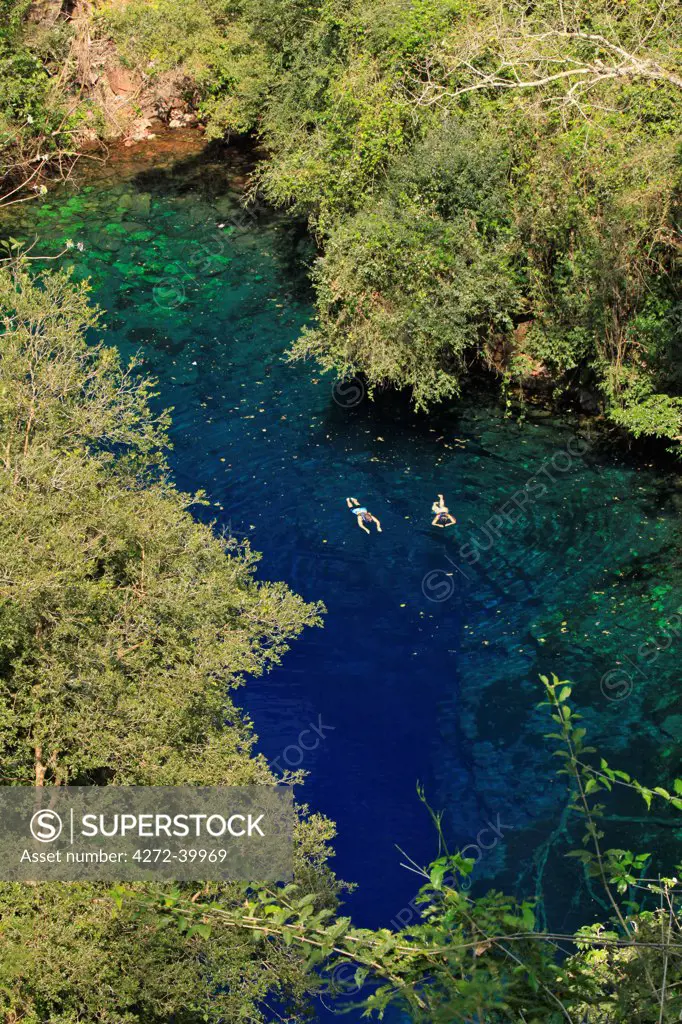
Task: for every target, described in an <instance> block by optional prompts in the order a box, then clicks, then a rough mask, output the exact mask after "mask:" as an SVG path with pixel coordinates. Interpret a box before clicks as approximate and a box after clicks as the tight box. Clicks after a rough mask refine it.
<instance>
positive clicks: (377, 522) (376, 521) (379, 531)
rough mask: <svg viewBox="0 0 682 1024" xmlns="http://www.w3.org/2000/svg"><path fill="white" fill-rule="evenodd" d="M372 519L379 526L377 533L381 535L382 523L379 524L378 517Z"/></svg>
mask: <svg viewBox="0 0 682 1024" xmlns="http://www.w3.org/2000/svg"><path fill="white" fill-rule="evenodd" d="M372 519H373V520H374V522H375V523H376V524H377V533H381V523H380V522H379V520H378V519H377V517H376V516H372ZM368 532H369V531H368Z"/></svg>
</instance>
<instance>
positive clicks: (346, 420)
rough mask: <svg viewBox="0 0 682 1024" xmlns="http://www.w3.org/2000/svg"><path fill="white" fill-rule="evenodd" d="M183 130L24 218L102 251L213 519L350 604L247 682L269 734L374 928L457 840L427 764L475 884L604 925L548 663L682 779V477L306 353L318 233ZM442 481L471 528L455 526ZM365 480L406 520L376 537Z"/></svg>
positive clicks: (270, 573)
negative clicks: (382, 390)
mask: <svg viewBox="0 0 682 1024" xmlns="http://www.w3.org/2000/svg"><path fill="white" fill-rule="evenodd" d="M180 137H181V136H174V137H173V139H172V140H171V141H170V142H169V143H167V144H164V142H163V140H161V142H159V143H157V144H156V147H155V148H154V149H153V152H152V151H145V150H137V151H132V152H131V151H129V152H127V153H119V154H118V155H116V156H115V157H114V158H113V159H112V161H111V162H110V163H109V164H108V165H107V166H106V167H105V168H103V169H101V170H98V171H97V172H96V173H93V174H89V175H88V176H87V177H84V179H83V181H81V183H80V184H79V183H78V182H75V183H69V184H67V185H64V186H61V187H60V188H59V189H56V190H55V191H53V192H51V193H50V195H49V196H48V197H47V201H46V202H43V203H42V204H41V205H39V204H38V202H36V203H34V204H28V205H26V206H24V207H23V209H22V210H21V213H20V215H19V219H16V217H15V219H14V221H13V225H12V233H13V234H15V235H17V237H20V238H22V239H24V240H26V239H27V240H29V241H30V240H31V239H33V237H34V236H37V237H38V239H39V240H38V242H37V244H36V248H35V249H34V254H37V253H38V252H43V253H46V254H48V253H54V252H56V251H58V247H60V245H61V243H62V242H63V241H64V240H66V239H72V240H73V241H74V242H82V243H83V245H84V251H83V252H82V253H80V252H78V251H77V250H74V251H73V259H72V260H70V262H71V263H72V264H73V266H74V267H75V273H76V275H77V276H79V277H85V276H89V277H91V279H92V285H93V292H94V297H95V299H96V301H97V302H98V303H99V304H100V305H101V306H102V307H103V309H104V310H105V311H106V315H105V316H104V323H105V324H106V328H107V330H106V333H105V338H106V340H107V341H108V343H109V344H115V345H117V346H118V347H119V349H120V350H121V351H122V353H123V354H124V355H125V356H129V355H132V354H133V353H140V354H141V356H142V358H143V361H144V369H145V370H146V371H147V372H149V373H150V374H153V375H154V376H156V377H157V378H158V380H159V388H158V390H159V393H160V394H159V398H158V399H157V401H158V403H159V405H160V406H164V407H166V406H172V407H173V428H172V439H173V444H174V449H173V452H172V456H171V458H172V467H173V471H174V474H175V477H176V480H177V483H178V485H179V486H180V487H182V488H184V489H186V490H190V491H192V490H196V489H199V488H202V489H204V490H205V491H206V492H207V495H208V498H209V500H210V503H211V504H210V506H209V507H207V508H203V509H201V508H198V512H197V514H200V515H203V516H205V517H208V518H211V519H214V520H215V522H216V524H217V528H218V529H227V530H229V531H231V532H232V533H233V534H235V535H236V536H237V537H241V538H243V537H246V538H248V539H249V541H250V542H251V543H252V545H253V546H254V548H255V549H256V550H258V551H260V552H262V554H263V558H262V562H261V566H260V572H261V574H262V576H264V577H267V578H271V579H282V580H285V581H286V582H287V583H288V584H289V585H290V586H291V587H292V588H293V589H294V590H296V591H298V592H299V593H301V594H302V595H303V596H304V597H306V598H308V599H311V600H312V599H321V600H323V601H324V602H325V604H326V606H327V609H328V613H327V615H326V620H325V626H324V628H323V629H322V630H315V631H310V632H308V633H307V634H306V635H305V636H304V637H303V638H302V639H301V640H300V641H299V642H298V643H296V644H295V645H294V648H293V650H292V651H291V652H290V654H289V655H288V656H287V658H286V659H285V662H284V664H283V665H282V666H281V667H280V668H278V669H277V670H276V671H274V672H273V673H271V674H270V675H269V676H267V677H265V678H263V679H259V680H254V681H250V682H249V683H248V685H247V686H246V687H245V688H244V689H243V690H242V691H241V695H238V697H239V699H240V700H241V703H242V704H243V706H244V707H245V708H246V709H247V711H248V713H249V715H250V716H251V717H252V719H253V721H254V723H255V727H256V731H257V733H258V735H259V749H260V750H262V751H263V752H264V754H265V755H266V756H267V757H268V759H270V760H271V761H272V762H273V763H274V764H275V767H279V768H287V767H289V768H302V769H304V770H305V771H307V772H308V773H309V776H308V779H307V782H306V784H305V787H304V793H302V794H300V795H301V796H304V797H305V799H306V801H307V802H308V803H309V804H310V805H311V806H312V807H314V808H315V809H316V810H319V811H322V812H324V813H325V814H327V815H329V816H330V817H331V818H333V819H334V820H335V821H336V822H337V823H338V830H339V834H338V840H337V843H336V851H337V855H336V861H335V867H336V869H337V871H338V872H339V874H340V875H341V876H342V877H343V878H345V879H348V880H351V881H353V882H356V883H357V889H356V890H355V892H353V893H352V894H351V895H350V896H349V897H348V908H349V911H350V912H352V914H353V916H354V918H355V920H356V921H357V923H358V924H360V925H367V926H378V925H386V926H388V925H390V924H391V922H393V924H394V926H396V925H398V924H399V923H400V921H401V920H405V916H406V915H407V916H408V917H409V915H410V913H411V911H410V910H409V909H407V910H405V908H407V905H408V902H409V900H410V899H411V898H412V897H413V895H414V892H415V889H416V886H417V884H418V880H417V879H416V878H415V876H414V875H413V874H411V873H410V872H408V871H407V870H405V868H403V867H401V860H404V857H403V856H402V854H401V853H400V852H399V851H398V849H397V848H396V847H400V848H401V849H402V850H404V851H405V853H407V854H408V855H409V856H410V857H412V858H413V859H414V860H415V861H417V862H419V863H427V862H428V860H429V859H430V858H431V857H432V856H433V855H435V854H436V852H437V841H436V835H435V832H434V830H433V827H432V826H431V824H430V822H429V817H428V813H427V811H426V810H425V808H424V807H423V806H422V804H421V803H420V801H419V799H418V797H417V793H416V786H417V783H418V782H419V783H421V784H422V785H423V787H424V791H425V793H426V796H427V797H428V800H429V803H430V804H431V806H432V807H434V808H435V809H443V810H444V814H445V816H444V827H445V832H446V834H447V837H448V839H449V841H450V842H451V843H452V844H453V846H460V847H465V846H468V847H469V850H468V854H469V855H470V856H474V857H475V859H476V860H477V865H476V868H475V870H474V874H473V876H472V878H473V886H474V889H475V891H480V890H483V889H484V888H485V887H486V886H488V885H490V884H491V883H494V884H495V885H497V886H500V887H501V886H506V887H509V888H514V889H516V890H517V891H522V892H524V893H525V894H534V893H538V894H542V895H543V902H542V905H541V906H542V909H543V912H544V913H545V914H546V915H547V917H548V919H549V920H551V923H552V926H553V927H554V928H555V929H563V928H566V927H570V926H571V924H576V923H577V920H578V918H577V917H576V916H575V915H576V913H577V911H578V910H579V911H580V921H581V922H582V921H585V920H586V919H587V918H588V917H590V915H592V916H593V917H594V918H602V919H604V918H606V917H607V916H608V914H607V911H606V909H605V908H604V906H603V905H602V904H601V903H599V901H598V899H597V896H596V894H593V893H592V892H591V891H590V890H589V887H588V886H587V883H586V881H585V879H584V878H583V876H582V873H581V871H582V869H581V867H580V865H579V864H578V863H577V862H576V861H573V860H564V859H563V858H562V857H561V856H560V855H561V854H562V853H563V852H565V851H566V849H568V845H567V844H568V842H569V839H570V838H571V837H573V838H574V837H575V835H576V834H577V833H576V832H575V831H574V832H570V831H568V832H567V825H566V819H565V816H564V815H563V811H564V805H565V792H564V788H563V786H562V784H561V783H560V782H557V781H555V778H554V776H553V768H554V767H555V766H556V760H553V759H552V758H551V756H550V753H551V747H549V746H548V745H547V743H546V742H545V740H544V739H543V733H544V732H546V731H549V728H548V723H547V721H546V715H545V713H544V712H543V711H541V710H538V709H537V704H538V702H539V700H541V699H542V694H541V688H540V685H539V683H538V674H539V673H541V672H546V673H547V672H551V671H555V672H556V673H557V674H559V675H560V676H561V677H563V678H569V679H571V680H572V681H573V682H574V685H575V688H574V698H575V699H576V701H577V702H578V703H579V704H580V705H581V706H582V711H583V713H584V715H585V722H584V724H585V725H586V727H587V728H588V730H589V732H590V735H591V738H592V740H593V741H594V742H595V745H597V746H599V747H601V748H602V749H603V750H604V753H605V754H606V756H607V757H609V758H610V759H611V761H612V763H613V764H614V766H618V763H619V762H620V763H621V765H622V766H624V767H627V769H628V770H629V771H631V772H633V773H635V774H639V776H640V777H641V778H642V780H643V781H648V782H650V783H652V784H655V783H657V782H659V781H661V782H663V783H664V784H665V781H666V780H669V779H670V778H671V776H673V774H674V773H675V771H676V770H677V771H678V772H679V768H678V764H679V751H680V744H681V742H682V708H681V707H680V700H679V693H680V686H679V683H678V673H677V671H676V667H677V665H678V663H679V660H680V657H681V656H682V635H679V636H675V635H674V633H673V634H671V633H670V631H669V630H668V629H667V628H666V627H667V626H668V625H669V623H670V621H671V618H672V616H673V615H674V613H675V611H676V609H677V608H678V607H679V606H680V605H681V604H682V586H681V583H682V572H681V570H680V559H679V555H678V551H679V531H678V515H679V511H680V507H682V478H679V477H677V478H676V477H675V476H674V475H672V474H671V473H670V471H669V470H666V471H665V472H664V471H663V470H660V469H659V470H657V469H656V468H655V467H653V466H650V465H645V464H642V463H637V462H635V461H628V460H627V459H626V457H625V456H624V455H623V454H622V453H620V454H618V453H616V452H614V451H613V450H611V449H609V448H608V447H607V446H605V444H604V443H603V442H601V441H600V440H599V438H598V437H597V436H596V435H593V436H589V433H588V430H587V427H586V425H584V424H583V425H582V426H580V425H578V424H577V423H576V422H571V421H568V420H566V421H564V420H559V419H557V418H552V417H547V416H545V415H544V414H541V413H539V412H538V413H535V414H534V413H533V412H529V414H528V416H527V419H526V421H525V422H524V423H523V424H519V423H518V422H515V421H514V420H513V419H510V418H505V416H504V413H503V410H502V409H501V408H500V406H499V405H498V404H496V403H495V401H494V400H493V399H492V398H489V397H487V396H485V395H481V396H478V397H477V398H476V399H475V400H473V399H468V400H467V401H466V402H464V403H462V404H459V405H457V406H455V407H453V409H451V410H443V411H441V412H439V413H438V414H437V415H436V414H434V415H432V416H428V417H427V416H415V415H414V414H412V413H411V412H410V411H409V408H408V406H407V405H406V404H404V403H403V402H402V401H400V400H399V399H398V398H397V397H395V396H393V397H391V396H383V397H382V399H381V401H380V402H378V403H377V404H373V403H370V402H369V401H368V400H367V399H366V398H364V397H363V396H362V394H361V391H359V390H357V388H356V386H355V385H350V386H348V387H344V388H341V389H337V391H336V392H335V393H333V392H332V385H333V381H332V380H330V379H329V378H328V377H324V376H322V375H321V374H320V373H319V372H318V371H317V369H316V367H315V366H314V365H311V364H300V363H299V364H296V365H291V364H289V363H287V362H286V361H285V360H284V359H283V356H284V353H285V352H286V350H287V348H288V346H289V345H290V343H291V342H292V341H293V340H294V339H295V338H296V336H297V334H298V332H299V330H300V329H301V327H302V326H303V325H304V324H305V323H306V322H307V321H309V320H310V318H311V317H312V315H313V314H312V306H311V296H310V294H309V292H308V288H307V284H306V272H305V268H306V262H309V261H310V260H311V259H312V258H313V256H314V253H313V250H312V247H311V243H310V242H309V240H308V239H307V238H306V235H305V232H304V231H303V230H302V227H301V225H299V224H296V223H292V222H291V221H290V220H287V219H286V218H285V217H283V216H277V215H274V214H272V213H271V212H266V211H263V210H257V211H256V212H255V213H252V214H250V215H248V216H246V215H244V214H243V213H241V212H240V206H239V202H240V195H241V192H242V191H243V188H244V184H245V176H246V174H247V171H248V166H247V165H248V160H249V157H248V155H246V154H243V153H240V152H239V151H238V150H236V149H233V150H227V151H225V150H221V151H219V150H215V151H213V150H209V151H206V152H203V153H201V152H196V151H193V150H192V145H191V144H189V143H187V140H185V142H186V143H187V152H186V154H185V155H184V156H182V157H180V158H178V157H177V153H175V154H174V153H173V152H171V150H172V149H177V146H178V139H179V138H180ZM194 149H196V145H194ZM531 480H533V481H534V483H533V485H532V486H527V485H528V484H529V481H531ZM541 485H542V486H541ZM437 492H443V493H444V494H445V496H446V499H447V500H448V503H449V506H450V508H451V510H452V511H453V513H454V514H455V515H456V516H457V519H458V524H457V526H456V527H455V528H453V529H451V530H447V531H444V530H437V529H433V528H432V527H431V526H430V520H431V513H430V508H431V502H432V501H433V499H434V498H435V496H436V493H437ZM531 492H532V494H531ZM519 493H522V494H523V493H525V494H526V496H528V495H529V494H531V497H530V498H528V500H527V501H526V502H525V503H524V506H523V510H522V511H523V514H520V511H521V510H519V507H518V504H515V503H514V502H513V500H512V498H513V496H514V495H518V494H519ZM349 495H352V496H355V497H357V498H359V499H360V500H361V502H362V503H364V504H367V505H368V506H369V508H370V510H371V511H372V512H374V513H375V514H376V515H377V516H378V517H379V518H380V519H381V522H382V525H383V533H381V534H376V533H374V532H373V533H372V535H371V536H369V537H368V536H365V535H364V534H363V533H362V532H361V531H360V530H358V529H357V527H356V525H355V520H354V518H353V517H352V516H351V515H350V514H349V512H348V510H347V508H346V504H345V498H346V496H349ZM510 501H511V502H512V504H511V505H510V504H509V503H510ZM514 509H516V511H517V513H518V514H515V513H514ZM463 545H468V547H466V548H465V549H463ZM666 634H667V639H665V637H666ZM647 638H654V639H655V640H657V644H658V645H657V647H656V648H655V649H656V651H657V654H656V657H655V658H653V660H652V659H651V658H648V659H647V661H646V663H645V662H644V660H643V659H642V657H641V656H640V654H639V653H638V651H639V648H640V645H641V644H642V643H643V642H644V641H646V640H647ZM632 817H634V818H635V819H636V828H637V829H638V830H639V831H640V834H641V835H642V836H643V837H645V841H646V843H647V845H646V846H644V847H642V848H644V849H652V844H655V845H654V846H653V848H654V849H656V850H657V851H658V852H660V854H661V861H662V863H665V860H666V858H665V853H666V849H667V848H668V844H671V843H672V840H673V839H675V831H674V830H675V827H676V826H675V824H674V823H673V822H672V821H671V820H668V819H666V818H650V819H647V818H646V816H645V812H644V807H643V805H641V806H634V805H633V806H625V805H624V806H623V807H622V808H621V811H620V813H619V814H618V815H614V816H613V820H612V821H611V822H610V826H611V827H612V828H613V833H612V839H613V842H612V845H616V846H617V845H619V835H620V834H621V833H622V830H623V828H624V827H627V828H629V829H630V831H631V828H632V824H631V822H630V823H628V822H627V819H628V818H632ZM678 838H679V837H678ZM550 851H552V852H553V853H554V854H557V856H553V857H551V858H549V856H548V854H549V852H550ZM401 915H402V916H401Z"/></svg>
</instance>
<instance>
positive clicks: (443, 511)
mask: <svg viewBox="0 0 682 1024" xmlns="http://www.w3.org/2000/svg"><path fill="white" fill-rule="evenodd" d="M431 511H432V512H433V513H434V516H433V520H432V522H431V526H441V527H443V529H445V527H446V526H454V525H455V523H456V522H457V520H456V519H455V517H454V516H453V515H451V514H450V509H449V508H448V507H447V505H446V504H445V498H444V497H443V495H442V494H439V495H438V501H434V503H433V505H432V506H431Z"/></svg>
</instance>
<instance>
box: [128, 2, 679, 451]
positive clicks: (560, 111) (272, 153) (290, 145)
mask: <svg viewBox="0 0 682 1024" xmlns="http://www.w3.org/2000/svg"><path fill="white" fill-rule="evenodd" d="M161 6H163V5H161ZM160 9H161V8H160V7H157V6H156V5H154V7H153V9H152V11H153V13H150V7H149V5H148V4H146V3H145V2H144V0H134V2H133V4H131V5H128V7H127V8H126V9H125V10H124V11H123V12H122V13H121V14H119V15H117V16H116V19H114V20H113V21H112V22H111V24H112V26H113V28H114V33H115V35H116V36H117V38H119V39H121V40H122V43H121V45H122V46H123V47H124V52H129V50H130V47H131V46H132V48H133V50H134V53H135V56H136V59H137V61H138V64H141V65H145V62H147V63H146V66H147V69H148V64H149V61H150V59H155V58H152V56H151V55H152V53H153V52H154V50H153V40H152V39H151V38H150V36H151V35H152V34H154V32H153V28H152V27H151V26H152V25H153V23H154V18H157V17H160V14H158V11H160ZM164 9H165V8H164ZM199 12H201V14H199ZM145 18H148V19H151V20H150V21H149V22H148V24H149V26H150V28H149V30H148V31H147V32H145V31H141V30H140V26H141V25H142V23H143V22H144V20H145ZM173 18H174V19H175V21H176V22H177V23H178V25H180V24H182V25H184V24H185V23H186V24H188V25H189V26H190V32H189V34H188V36H187V37H184V36H183V35H182V31H181V29H180V28H178V30H177V36H178V43H177V46H176V47H175V49H173V48H172V47H171V50H170V52H168V56H167V57H166V58H163V57H160V58H159V59H160V60H161V62H162V64H163V61H164V59H165V60H166V61H170V62H171V63H172V62H173V60H176V59H177V60H178V61H179V62H180V63H181V64H182V65H183V66H184V67H186V68H187V71H188V73H189V74H190V75H192V74H193V75H194V76H195V79H196V81H197V82H198V83H199V85H200V91H201V95H202V98H203V99H202V102H203V109H204V112H205V114H206V116H207V117H208V119H209V130H210V131H211V132H219V131H224V130H232V131H241V130H244V128H247V127H250V128H253V129H255V130H256V131H257V132H258V133H259V134H260V135H261V136H262V138H263V139H264V141H265V143H266V145H267V148H268V151H269V155H268V159H267V160H266V161H264V162H263V164H262V165H261V167H260V169H259V172H258V174H257V185H258V187H259V188H260V189H261V190H262V191H263V192H264V194H265V195H266V196H267V197H268V198H269V199H270V200H271V201H274V202H276V203H280V204H287V205H289V206H290V207H292V208H293V209H294V210H297V211H298V212H302V213H305V214H306V215H307V216H309V218H310V223H311V225H312V227H313V229H314V230H315V232H316V233H317V236H318V238H319V241H320V243H321V246H322V248H323V255H322V257H321V259H320V261H319V263H318V265H317V267H316V269H315V283H316V287H317V292H318V310H319V327H317V328H316V329H315V330H314V331H313V332H312V334H308V335H306V336H305V337H304V338H303V339H302V340H301V342H300V343H299V345H297V346H296V347H295V348H294V353H295V354H297V355H299V356H307V355H309V354H310V353H314V354H315V355H316V356H317V357H318V358H319V360H320V362H321V363H322V365H323V366H324V367H325V368H327V369H331V370H333V371H335V372H336V373H337V374H339V375H345V374H347V373H356V372H364V373H365V374H366V375H367V377H368V380H369V383H370V385H377V384H382V383H386V384H394V385H398V386H405V385H406V386H409V387H411V388H412V389H413V391H414V396H415V401H416V403H417V404H418V405H420V406H425V405H427V404H429V403H433V402H436V401H439V400H441V399H442V398H444V397H447V396H449V395H453V394H457V393H458V391H459V390H460V388H461V386H462V381H463V380H464V378H465V367H467V366H469V365H473V366H476V365H478V366H481V365H487V366H490V365H495V367H496V369H497V371H498V372H500V373H502V374H504V375H505V377H506V378H509V377H511V378H512V379H516V380H518V381H519V383H520V384H522V385H523V384H525V383H526V382H527V381H529V380H530V378H531V377H535V378H538V377H539V378H540V379H546V380H547V381H548V382H551V383H552V384H553V386H554V388H555V390H557V389H558V390H562V389H569V390H570V389H577V388H584V387H588V388H590V389H591V390H592V391H594V392H595V393H597V394H599V393H601V402H602V404H603V406H604V409H605V410H606V412H607V414H608V415H609V416H610V418H611V419H612V421H613V422H614V423H616V424H618V425H619V426H621V427H624V428H625V429H627V430H629V431H630V432H632V433H633V434H635V435H656V436H660V437H664V438H667V439H669V440H671V441H672V442H674V443H678V444H679V439H680V437H682V388H681V381H680V372H679V367H678V363H679V360H678V359H677V357H676V355H675V351H676V346H678V345H679V341H680V323H681V320H680V308H681V307H680V290H679V250H680V232H679V221H680V209H679V195H680V185H681V184H682V175H681V168H682V165H681V161H680V152H681V149H680V133H679V125H680V119H681V115H682V71H681V70H680V68H681V64H682V60H681V54H682V49H681V47H682V15H681V14H680V7H679V5H678V4H674V3H672V2H671V0H663V3H660V2H658V0H637V2H636V3H618V2H614V0H596V3H586V2H582V0H580V2H578V3H572V4H570V5H567V4H564V5H562V4H557V3H555V2H554V0H546V2H545V0H543V2H541V3H538V4H534V5H533V6H532V8H530V9H527V8H526V7H525V6H524V5H520V4H517V3H515V2H514V0H413V2H410V3H404V2H402V0H371V2H370V3H367V2H364V0H363V2H360V0H351V2H349V3H338V2H335V0H331V2H328V3H327V2H325V3H314V2H306V3H304V2H301V3H289V2H285V0H265V2H264V3H255V2H254V0H241V2H239V3H234V4H226V3H223V4H218V5H216V4H212V5H205V4H198V3H197V0H182V2H181V3H179V4H177V5H176V13H175V14H174V15H172V16H171V21H173ZM160 37H161V33H160V32H159V33H158V34H157V37H156V38H157V43H156V45H157V47H158V39H159V38H160ZM172 38H174V36H172ZM247 40H248V43H247V42H246V41H247ZM231 46H234V47H236V48H237V50H238V51H239V53H242V52H243V53H244V54H248V56H247V58H246V62H244V60H243V59H242V57H241V56H237V55H232V56H230V55H229V50H230V47H231ZM244 47H246V49H244ZM206 48H208V49H209V50H211V52H212V53H217V52H218V51H220V53H221V54H222V56H221V58H220V61H218V63H220V62H221V61H222V62H225V67H226V68H229V69H230V70H229V72H227V71H225V70H221V71H219V72H216V73H215V74H214V75H213V77H212V73H211V71H210V66H212V67H217V63H216V62H215V61H214V60H213V58H210V59H209V60H206V57H205V50H206ZM190 51H191V52H190ZM174 54H175V56H174ZM187 54H189V56H187ZM197 61H198V62H199V65H200V66H199V67H198V70H195V71H193V68H194V67H195V65H196V64H197ZM212 61H213V63H212ZM163 66H166V64H163ZM206 69H209V70H206ZM218 111H220V114H218V113H217V112H218ZM486 164H487V165H488V166H489V168H490V171H491V180H490V187H489V188H487V187H486V182H485V172H486ZM475 182H479V183H482V186H481V187H478V190H477V188H476V187H474V188H473V189H472V188H471V187H470V186H471V185H472V183H475ZM439 317H440V319H441V324H440V325H439V323H438V319H439ZM521 325H522V326H521Z"/></svg>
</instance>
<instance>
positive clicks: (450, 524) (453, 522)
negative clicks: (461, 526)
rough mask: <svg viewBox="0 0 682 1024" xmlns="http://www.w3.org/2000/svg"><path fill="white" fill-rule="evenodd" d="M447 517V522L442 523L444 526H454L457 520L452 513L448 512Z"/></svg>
mask: <svg viewBox="0 0 682 1024" xmlns="http://www.w3.org/2000/svg"><path fill="white" fill-rule="evenodd" d="M448 518H449V520H450V522H449V523H444V524H443V525H444V526H454V525H455V523H456V522H457V520H456V519H455V517H454V516H453V515H450V513H449V512H448Z"/></svg>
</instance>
